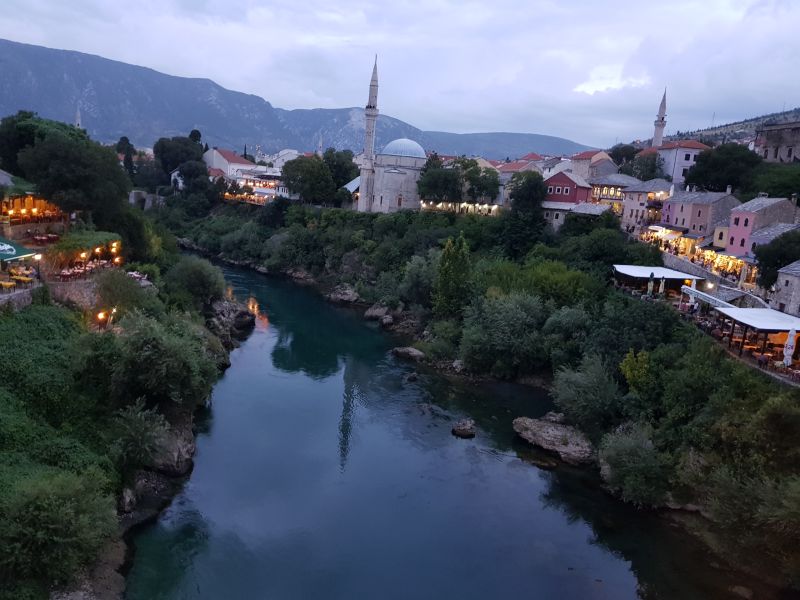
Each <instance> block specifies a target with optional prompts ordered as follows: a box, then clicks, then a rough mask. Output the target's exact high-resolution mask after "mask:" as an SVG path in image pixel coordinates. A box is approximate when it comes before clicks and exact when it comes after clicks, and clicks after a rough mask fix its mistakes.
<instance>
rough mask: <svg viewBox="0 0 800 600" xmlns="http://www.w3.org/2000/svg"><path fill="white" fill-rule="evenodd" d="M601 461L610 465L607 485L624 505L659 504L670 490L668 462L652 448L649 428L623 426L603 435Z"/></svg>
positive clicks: (637, 425)
mask: <svg viewBox="0 0 800 600" xmlns="http://www.w3.org/2000/svg"><path fill="white" fill-rule="evenodd" d="M599 456H600V460H601V461H603V462H605V463H606V464H607V465H608V467H607V468H608V476H607V478H606V483H607V484H608V486H609V487H610V488H611V490H612V491H614V492H616V493H618V494H619V495H620V497H621V498H622V499H623V500H624V501H625V502H631V503H633V504H635V505H637V506H656V505H658V504H660V503H661V502H662V501H663V500H664V497H665V495H666V493H667V490H669V479H668V469H667V463H666V461H665V460H664V457H662V456H661V455H660V454H659V453H658V451H657V450H656V449H655V447H654V446H653V442H652V441H651V439H650V436H649V431H648V428H647V427H645V426H643V425H641V424H636V425H630V426H628V427H620V428H618V429H617V430H616V431H615V432H614V433H609V434H606V435H605V436H603V439H602V442H601V443H600V451H599Z"/></svg>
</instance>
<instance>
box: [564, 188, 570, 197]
mask: <svg viewBox="0 0 800 600" xmlns="http://www.w3.org/2000/svg"><path fill="white" fill-rule="evenodd" d="M568 194H569V186H566V187H565V188H564V195H565V196H566V195H568Z"/></svg>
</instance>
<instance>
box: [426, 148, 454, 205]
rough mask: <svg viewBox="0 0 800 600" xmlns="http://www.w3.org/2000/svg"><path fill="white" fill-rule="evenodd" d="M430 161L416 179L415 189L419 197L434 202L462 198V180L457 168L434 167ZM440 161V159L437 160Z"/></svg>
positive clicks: (452, 200)
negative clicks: (417, 179)
mask: <svg viewBox="0 0 800 600" xmlns="http://www.w3.org/2000/svg"><path fill="white" fill-rule="evenodd" d="M437 161H438V157H437V159H436V160H434V161H431V160H430V159H429V162H430V163H431V164H430V166H429V165H427V163H426V166H428V168H423V170H422V172H421V173H420V176H419V181H417V191H418V192H419V195H420V198H422V199H424V200H432V201H434V202H460V201H461V198H462V191H463V188H462V185H461V184H462V182H461V176H460V173H459V171H458V169H453V168H444V167H435V166H433V165H435V164H436V162H437ZM438 162H439V163H441V161H438Z"/></svg>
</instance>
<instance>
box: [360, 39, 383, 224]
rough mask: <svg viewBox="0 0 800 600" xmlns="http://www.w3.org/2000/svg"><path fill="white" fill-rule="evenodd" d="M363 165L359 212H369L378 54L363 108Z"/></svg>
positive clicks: (373, 180)
mask: <svg viewBox="0 0 800 600" xmlns="http://www.w3.org/2000/svg"><path fill="white" fill-rule="evenodd" d="M364 117H365V121H366V123H365V127H364V166H363V167H362V168H361V182H360V184H359V192H358V210H359V212H370V211H371V210H372V201H373V200H374V198H373V195H374V189H375V166H374V164H373V163H374V161H375V122H376V121H377V120H378V55H377V54H376V55H375V65H374V66H373V67H372V79H371V80H370V82H369V100H368V101H367V106H366V108H365V109H364Z"/></svg>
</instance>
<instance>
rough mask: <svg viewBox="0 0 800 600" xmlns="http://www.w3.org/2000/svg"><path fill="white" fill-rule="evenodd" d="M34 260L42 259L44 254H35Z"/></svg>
mask: <svg viewBox="0 0 800 600" xmlns="http://www.w3.org/2000/svg"><path fill="white" fill-rule="evenodd" d="M33 260H42V255H41V254H34V255H33Z"/></svg>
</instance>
